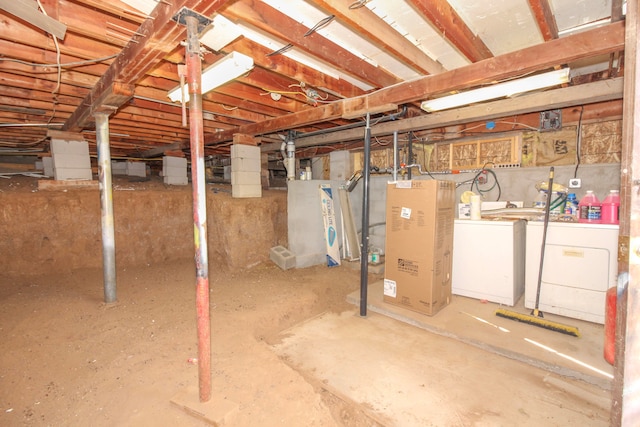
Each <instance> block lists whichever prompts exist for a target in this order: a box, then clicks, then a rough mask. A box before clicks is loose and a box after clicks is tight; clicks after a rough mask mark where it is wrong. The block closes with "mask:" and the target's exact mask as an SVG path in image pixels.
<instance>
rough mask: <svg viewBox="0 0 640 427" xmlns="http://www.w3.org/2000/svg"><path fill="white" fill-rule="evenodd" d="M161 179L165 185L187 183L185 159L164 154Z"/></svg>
mask: <svg viewBox="0 0 640 427" xmlns="http://www.w3.org/2000/svg"><path fill="white" fill-rule="evenodd" d="M162 180H163V182H164V183H165V184H167V185H188V184H189V178H188V176H187V159H186V158H184V157H173V156H164V157H163V158H162Z"/></svg>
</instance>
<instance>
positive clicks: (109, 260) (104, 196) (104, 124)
mask: <svg viewBox="0 0 640 427" xmlns="http://www.w3.org/2000/svg"><path fill="white" fill-rule="evenodd" d="M95 119H96V142H97V145H98V181H99V182H100V221H101V224H102V264H103V266H102V268H103V270H104V271H103V275H104V302H105V303H107V304H109V303H113V302H116V233H115V228H114V221H113V188H112V182H111V151H110V148H109V116H108V115H107V114H106V113H97V114H96V115H95Z"/></svg>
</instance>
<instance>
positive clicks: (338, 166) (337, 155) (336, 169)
mask: <svg viewBox="0 0 640 427" xmlns="http://www.w3.org/2000/svg"><path fill="white" fill-rule="evenodd" d="M353 172H354V170H353V162H352V161H351V153H349V152H348V151H346V150H343V151H332V152H331V153H330V154H329V178H330V179H331V180H332V181H333V180H338V181H339V180H344V181H346V180H347V179H349V177H350V176H351V175H352V174H353Z"/></svg>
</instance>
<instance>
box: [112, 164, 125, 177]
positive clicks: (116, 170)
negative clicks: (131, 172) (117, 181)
mask: <svg viewBox="0 0 640 427" xmlns="http://www.w3.org/2000/svg"><path fill="white" fill-rule="evenodd" d="M126 174H127V162H118V161H116V160H112V161H111V175H126Z"/></svg>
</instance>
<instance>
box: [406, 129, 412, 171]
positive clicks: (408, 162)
mask: <svg viewBox="0 0 640 427" xmlns="http://www.w3.org/2000/svg"><path fill="white" fill-rule="evenodd" d="M407 164H408V165H412V164H413V132H409V147H408V148H407ZM411 169H412V168H407V179H411Z"/></svg>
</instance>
